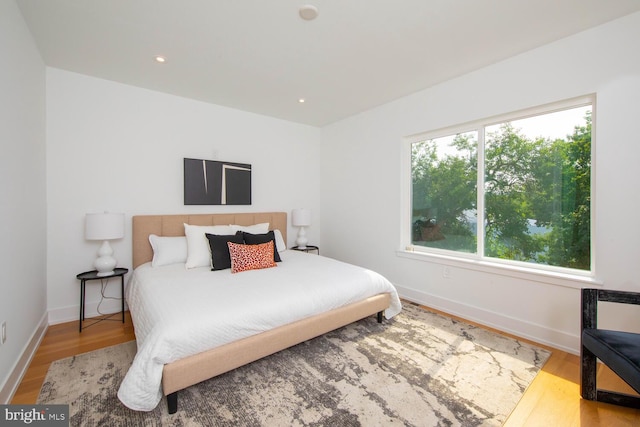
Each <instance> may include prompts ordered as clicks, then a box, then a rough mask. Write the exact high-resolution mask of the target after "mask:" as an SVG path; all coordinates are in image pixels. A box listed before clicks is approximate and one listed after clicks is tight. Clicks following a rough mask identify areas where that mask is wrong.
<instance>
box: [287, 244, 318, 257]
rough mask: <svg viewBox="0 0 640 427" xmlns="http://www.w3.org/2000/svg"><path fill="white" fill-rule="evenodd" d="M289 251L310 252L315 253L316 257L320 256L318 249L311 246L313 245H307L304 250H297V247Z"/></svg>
mask: <svg viewBox="0 0 640 427" xmlns="http://www.w3.org/2000/svg"><path fill="white" fill-rule="evenodd" d="M291 249H293V250H294V251H300V252H306V253H309V252H312V251H316V254H317V255H320V248H319V247H317V246H313V245H307V247H306V248H299V247H297V246H294V247H292V248H291Z"/></svg>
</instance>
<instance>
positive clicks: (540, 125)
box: [409, 97, 593, 271]
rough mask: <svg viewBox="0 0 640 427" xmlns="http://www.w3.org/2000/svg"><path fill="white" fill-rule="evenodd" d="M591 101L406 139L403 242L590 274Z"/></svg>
mask: <svg viewBox="0 0 640 427" xmlns="http://www.w3.org/2000/svg"><path fill="white" fill-rule="evenodd" d="M592 105H593V99H592V98H590V97H589V98H582V99H580V100H573V101H570V102H567V103H564V104H556V105H554V106H552V107H546V108H542V109H537V110H535V111H527V112H525V113H520V114H513V115H507V116H504V117H501V118H499V119H498V120H495V119H494V120H491V121H489V120H487V121H486V122H479V123H474V124H471V125H466V126H460V127H457V128H451V129H450V130H448V131H444V132H439V133H432V134H424V135H420V136H418V137H415V138H412V139H411V140H410V141H409V142H410V147H411V149H410V151H411V207H410V209H411V224H410V229H411V231H410V234H411V238H410V241H411V245H412V247H413V249H414V250H416V251H425V252H438V253H443V251H444V253H448V254H454V255H456V256H462V257H473V258H482V259H491V260H494V261H498V262H508V263H513V262H521V263H527V264H526V265H527V266H537V267H540V268H543V269H555V268H569V269H573V270H580V271H590V270H591V143H592V139H591V125H592Z"/></svg>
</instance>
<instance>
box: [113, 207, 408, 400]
mask: <svg viewBox="0 0 640 427" xmlns="http://www.w3.org/2000/svg"><path fill="white" fill-rule="evenodd" d="M266 223H268V228H269V230H272V231H273V230H278V231H277V232H276V235H277V233H280V235H281V236H282V239H280V241H279V242H278V245H277V247H278V249H280V250H279V251H278V253H279V257H280V258H281V262H278V263H277V268H266V269H257V270H250V271H243V272H241V273H237V274H234V273H232V272H231V271H230V270H229V269H224V270H219V271H212V270H211V266H209V265H208V266H206V267H205V266H199V267H194V268H185V266H186V265H188V264H189V262H190V260H187V261H186V264H183V263H181V262H182V261H180V262H173V263H169V264H168V265H162V266H153V265H152V262H151V261H152V260H153V262H154V263H156V261H157V254H158V253H159V250H158V247H156V258H154V250H153V248H152V245H151V243H150V239H149V236H150V235H153V238H155V239H157V237H162V238H170V237H174V238H180V237H182V236H185V228H186V229H187V234H188V235H189V236H191V234H190V233H191V232H193V230H194V229H197V226H228V225H229V224H234V225H236V228H241V229H243V230H244V231H247V230H248V231H250V232H253V231H254V230H257V229H256V228H253V227H260V226H262V225H264V224H266ZM185 224H189V225H191V227H190V226H185ZM193 226H195V227H193ZM234 230H235V229H234ZM286 230H287V214H286V213H283V212H267V213H240V214H196V215H141V216H134V217H133V219H132V234H133V235H132V244H133V267H134V271H133V274H132V275H131V277H130V279H129V283H128V285H127V290H126V298H127V303H128V305H129V309H130V312H131V317H132V319H133V323H134V327H135V331H136V341H137V345H138V352H137V354H136V357H135V359H134V361H133V364H132V366H131V368H130V369H129V371H128V372H127V374H126V376H125V378H124V380H123V382H122V384H121V386H120V389H119V391H118V397H119V398H120V400H121V401H122V402H123V403H124V404H125V405H126V406H127V407H129V408H131V409H134V410H140V411H148V410H152V409H154V408H155V407H156V406H157V404H158V403H159V401H160V400H161V398H162V396H163V395H164V396H166V398H167V406H168V410H169V413H175V412H176V411H177V408H178V392H179V391H180V390H183V389H185V388H187V387H189V386H191V385H194V384H197V383H199V382H201V381H205V380H207V379H210V378H213V377H215V376H217V375H220V374H223V373H225V372H228V371H230V370H233V369H235V368H238V367H240V366H243V365H245V364H248V363H250V362H253V361H255V360H258V359H260V358H263V357H265V356H268V355H270V354H273V353H276V352H278V351H280V350H283V349H285V348H288V347H291V346H293V345H295V344H298V343H301V342H303V341H306V340H309V339H311V338H314V337H316V336H319V335H322V334H324V333H326V332H329V331H331V330H334V329H337V328H339V327H342V326H345V325H347V324H349V323H352V322H354V321H357V320H360V319H363V318H365V317H368V316H372V315H377V320H378V322H381V321H382V317H383V315H384V317H386V318H391V317H393V316H395V315H396V314H397V313H399V312H400V310H401V304H400V300H399V298H398V295H397V292H396V290H395V288H394V287H393V285H391V283H389V282H388V280H386V279H385V278H384V277H382V276H381V275H379V274H377V273H375V272H372V271H370V270H366V269H362V268H359V267H356V266H353V265H350V264H346V263H342V262H339V261H336V260H332V259H330V258H326V257H321V256H317V255H312V254H307V253H303V252H298V251H293V250H284V247H283V246H282V245H283V244H284V242H286V241H287V240H286ZM164 240H171V239H164ZM176 240H180V241H181V242H182V241H183V240H187V241H190V242H191V241H192V240H193V239H191V240H189V239H186V238H181V239H176ZM154 242H157V240H155V241H154ZM281 242H282V243H281ZM156 245H157V243H156ZM261 246H264V245H261ZM271 248H273V246H271ZM191 249H192V248H191V247H190V252H189V253H190V254H192V253H194V252H195V251H192V250H191ZM338 277H339V279H338ZM342 280H349V285H348V286H345V284H343V283H341V281H342ZM341 289H344V290H346V292H348V293H347V294H345V295H341V292H342V290H341ZM185 331H188V333H185Z"/></svg>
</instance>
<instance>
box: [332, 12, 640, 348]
mask: <svg viewBox="0 0 640 427" xmlns="http://www.w3.org/2000/svg"><path fill="white" fill-rule="evenodd" d="M638 40H640V13H636V14H634V15H630V16H628V17H625V18H622V19H619V20H617V21H613V22H611V23H608V24H606V25H603V26H600V27H598V28H595V29H592V30H590V31H587V32H584V33H581V34H578V35H575V36H573V37H570V38H567V39H564V40H561V41H558V42H556V43H553V44H550V45H547V46H544V47H542V48H539V49H536V50H533V51H530V52H527V53H525V54H522V55H519V56H517V57H514V58H511V59H509V60H506V61H504V62H501V63H498V64H494V65H492V66H489V67H486V68H484V69H482V70H479V71H477V72H474V73H471V74H468V75H465V76H462V77H460V78H457V79H454V80H451V81H448V82H446V83H443V84H440V85H438V86H435V87H432V88H430V89H427V90H424V91H421V92H418V93H415V94H413V95H410V96H407V97H405V98H402V99H399V100H397V101H395V102H392V103H389V104H386V105H383V106H381V107H379V108H376V109H373V110H370V111H367V112H365V113H362V114H359V115H357V116H354V117H351V118H348V119H346V120H343V121H341V122H338V123H335V124H333V125H330V126H327V127H325V128H323V137H322V165H321V166H322V187H321V196H322V206H323V216H322V232H323V235H322V241H323V253H324V254H326V255H329V256H333V257H336V258H340V259H343V260H346V261H350V262H353V263H356V264H360V265H364V266H367V267H370V268H373V269H376V270H378V271H380V272H381V273H383V274H384V275H386V276H387V277H388V278H389V279H390V280H391V281H392V282H394V283H395V284H396V285H397V286H398V287H399V289H400V291H401V293H403V294H404V295H405V296H408V297H411V298H412V299H414V300H418V301H419V302H423V303H425V304H427V305H430V306H433V307H436V308H440V309H442V310H444V311H448V312H451V313H454V314H458V315H460V316H463V317H466V318H468V319H471V320H476V321H479V322H481V323H485V324H488V325H492V326H495V327H498V328H500V329H502V330H505V331H511V332H514V333H517V334H519V335H521V336H524V337H530V338H533V339H536V340H538V341H540V342H545V343H550V344H552V345H555V346H557V347H559V348H563V349H566V350H570V351H577V350H578V343H579V339H578V333H579V307H580V305H579V304H580V303H579V290H578V287H579V286H580V283H569V284H568V285H567V286H558V285H557V284H552V283H550V282H549V281H546V280H544V279H543V280H542V281H533V280H530V279H522V278H516V277H512V276H509V275H502V274H494V273H491V272H489V273H487V272H480V271H477V270H473V269H466V268H461V267H460V266H457V265H456V266H454V267H452V268H451V277H450V278H449V279H444V278H443V274H442V271H443V264H442V263H440V262H438V261H436V260H434V259H433V258H430V259H427V260H424V261H418V260H415V259H409V258H406V257H400V256H398V255H397V253H396V251H397V250H399V249H400V241H401V236H400V224H401V208H400V203H401V198H402V191H403V190H402V181H401V180H402V179H403V177H402V174H401V163H402V161H401V154H402V139H403V137H404V136H408V135H412V134H416V133H419V132H424V131H429V130H434V129H439V128H443V127H446V126H449V125H454V124H459V123H464V122H468V121H472V120H476V119H479V118H484V117H490V116H493V115H497V114H501V113H506V112H510V111H516V110H519V109H523V108H528V107H533V106H537V105H541V104H545V103H550V102H554V101H558V100H563V99H567V98H572V97H576V96H580V95H585V94H590V93H596V94H597V103H596V114H597V115H596V119H595V125H594V126H595V129H596V131H595V132H596V133H595V139H596V141H595V169H594V170H595V188H594V191H595V201H594V203H595V209H594V211H595V232H596V233H595V236H594V241H595V254H596V258H595V268H596V272H597V278H598V279H599V280H601V281H602V282H603V283H604V286H605V287H607V288H617V289H629V290H638V289H640V285H639V283H640V262H638V260H640V246H639V245H638V242H640V227H638V226H637V222H638V221H637V213H638V212H640V198H639V197H638V191H637V188H636V187H637V183H638V182H640V167H638V164H637V161H638V159H639V158H640V132H639V131H638V128H637V122H638V117H640V103H639V102H638V100H639V99H640V55H638V53H637V41H638ZM487 48H488V49H490V47H487ZM406 197H408V195H406ZM611 313H612V314H613V316H612V317H616V316H615V313H614V312H611ZM636 316H637V315H636ZM617 317H618V322H617V323H619V324H626V325H627V326H633V324H635V325H636V326H637V325H638V321H637V317H635V318H633V317H631V315H619V316H617Z"/></svg>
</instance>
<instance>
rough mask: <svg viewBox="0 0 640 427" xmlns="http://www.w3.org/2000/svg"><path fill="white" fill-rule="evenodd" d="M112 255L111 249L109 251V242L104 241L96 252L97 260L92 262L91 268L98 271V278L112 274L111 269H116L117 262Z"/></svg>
mask: <svg viewBox="0 0 640 427" xmlns="http://www.w3.org/2000/svg"><path fill="white" fill-rule="evenodd" d="M112 255H113V249H111V245H109V242H108V241H107V240H105V241H104V242H102V246H100V250H99V251H98V258H96V260H95V261H94V262H93V266H94V267H95V268H96V270H98V276H99V277H102V276H110V275H112V274H113V269H114V268H116V264H117V263H118V261H117V260H116V259H115V258H114V257H113V256H112Z"/></svg>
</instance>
